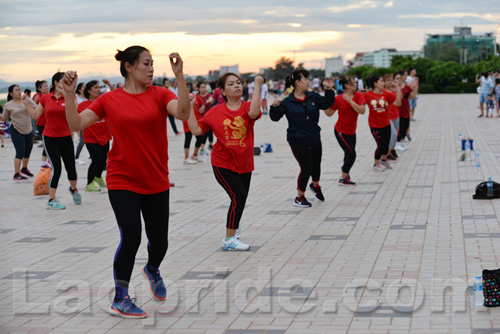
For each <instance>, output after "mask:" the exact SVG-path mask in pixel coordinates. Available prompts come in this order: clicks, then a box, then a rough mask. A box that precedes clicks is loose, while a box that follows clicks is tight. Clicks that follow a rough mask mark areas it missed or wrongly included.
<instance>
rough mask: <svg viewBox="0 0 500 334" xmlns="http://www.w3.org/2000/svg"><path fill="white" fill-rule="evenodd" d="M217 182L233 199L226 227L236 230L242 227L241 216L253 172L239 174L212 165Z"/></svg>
mask: <svg viewBox="0 0 500 334" xmlns="http://www.w3.org/2000/svg"><path fill="white" fill-rule="evenodd" d="M212 168H213V170H214V174H215V178H216V180H217V182H219V184H220V185H221V186H222V188H224V190H225V191H226V193H227V194H228V195H229V198H230V199H231V205H230V206H229V211H228V213H227V223H226V227H227V228H229V229H233V230H236V229H237V228H238V227H240V220H241V216H242V215H243V210H244V209H245V203H246V201H247V196H248V191H249V190H250V179H251V178H252V172H249V173H243V174H238V173H236V172H233V171H232V170H230V169H226V168H221V167H215V166H212Z"/></svg>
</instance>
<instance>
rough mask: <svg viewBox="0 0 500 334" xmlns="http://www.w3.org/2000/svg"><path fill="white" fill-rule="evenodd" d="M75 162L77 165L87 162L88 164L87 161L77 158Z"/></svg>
mask: <svg viewBox="0 0 500 334" xmlns="http://www.w3.org/2000/svg"><path fill="white" fill-rule="evenodd" d="M75 163H76V164H77V165H85V164H86V162H85V161H83V160H80V159H76V160H75Z"/></svg>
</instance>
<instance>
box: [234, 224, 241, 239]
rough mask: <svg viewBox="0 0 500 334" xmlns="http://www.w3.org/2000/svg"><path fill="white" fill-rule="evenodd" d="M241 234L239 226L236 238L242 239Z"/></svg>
mask: <svg viewBox="0 0 500 334" xmlns="http://www.w3.org/2000/svg"><path fill="white" fill-rule="evenodd" d="M240 236H241V228H239V227H238V228H237V229H236V233H235V234H234V237H235V238H236V239H240Z"/></svg>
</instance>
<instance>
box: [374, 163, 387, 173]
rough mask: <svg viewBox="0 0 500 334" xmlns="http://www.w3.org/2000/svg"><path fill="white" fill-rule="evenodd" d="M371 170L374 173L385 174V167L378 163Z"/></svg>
mask: <svg viewBox="0 0 500 334" xmlns="http://www.w3.org/2000/svg"><path fill="white" fill-rule="evenodd" d="M373 170H374V171H376V172H385V167H384V166H383V165H381V164H380V163H379V164H376V165H375V166H373Z"/></svg>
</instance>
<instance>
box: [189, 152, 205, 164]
mask: <svg viewBox="0 0 500 334" xmlns="http://www.w3.org/2000/svg"><path fill="white" fill-rule="evenodd" d="M191 159H192V160H195V161H197V162H203V157H202V156H201V155H200V154H198V155H193V156H192V157H191Z"/></svg>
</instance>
